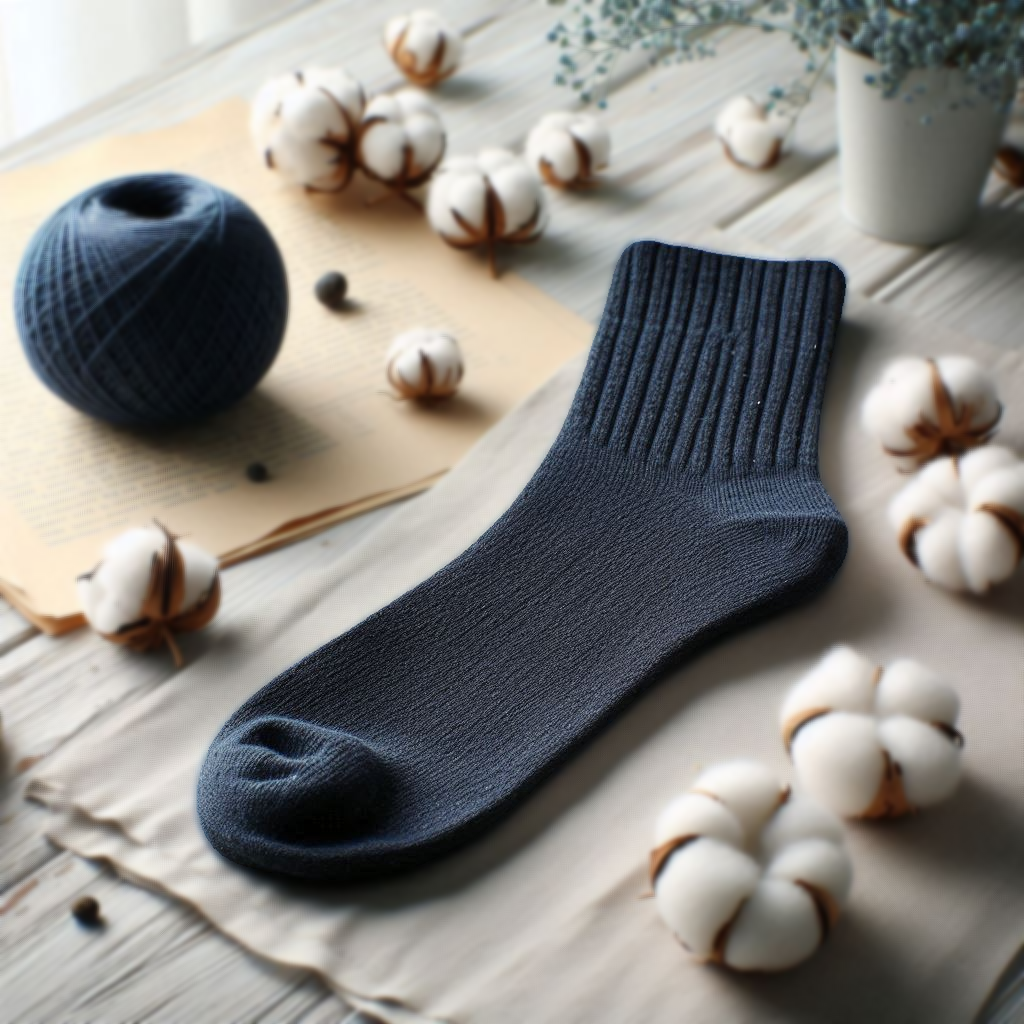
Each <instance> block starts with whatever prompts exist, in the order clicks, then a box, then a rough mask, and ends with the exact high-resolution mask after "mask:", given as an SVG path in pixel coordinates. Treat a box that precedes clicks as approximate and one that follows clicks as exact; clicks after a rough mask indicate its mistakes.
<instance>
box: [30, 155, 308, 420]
mask: <svg viewBox="0 0 1024 1024" xmlns="http://www.w3.org/2000/svg"><path fill="white" fill-rule="evenodd" d="M14 307H15V316H16V318H17V323H18V331H19V333H20V335H21V341H22V345H23V346H24V349H25V353H26V355H27V356H28V360H29V362H30V363H31V365H32V368H33V369H34V370H35V372H36V374H37V375H38V376H39V378H40V379H41V380H42V381H43V383H44V384H46V385H47V387H49V388H50V390H51V391H53V392H55V393H56V394H57V395H59V396H60V397H61V398H63V399H64V400H65V401H67V402H69V403H70V404H71V405H73V406H75V408H77V409H80V410H81V411H82V412H84V413H87V414H88V415H90V416H95V417H97V418H98V419H101V420H106V421H107V422H109V423H116V424H121V425H126V426H166V425H174V424H181V423H187V422H190V421H193V420H197V419H200V418H202V417H204V416H208V415H210V414H212V413H215V412H219V411H221V410H222V409H226V408H227V407H228V406H230V405H232V404H233V403H235V402H236V401H238V400H239V399H240V398H242V397H243V396H245V395H246V394H248V393H249V392H250V391H251V390H252V389H253V388H254V387H255V386H256V384H257V383H258V382H259V380H260V379H261V378H262V377H263V375H264V374H265V373H266V372H267V370H268V369H269V368H270V364H271V363H272V362H273V361H274V358H275V356H276V355H277V353H278V350H279V349H280V347H281V340H282V338H283V337H284V328H285V323H286V321H287V318H288V282H287V278H286V276H285V269H284V262H283V261H282V259H281V253H280V251H279V250H278V248H277V244H276V243H275V242H274V239H273V237H272V236H271V234H270V232H269V231H268V230H267V228H266V226H265V225H264V224H263V222H262V221H261V220H260V218H259V217H258V216H257V215H256V214H255V213H254V212H253V211H252V210H251V209H250V208H249V207H248V206H246V204H245V203H243V202H242V201H241V200H240V199H238V198H237V197H236V196H233V195H231V194H230V193H229V192H225V191H224V190H223V189H220V188H217V187H216V186H214V185H211V184H210V183H209V182H206V181H201V180H200V179H198V178H192V177H188V176H187V175H182V174H143V175H136V176H132V177H127V178H118V179H116V180H113V181H107V182H104V183H102V184H100V185H96V186H94V187H92V188H90V189H87V190H86V191H85V192H82V193H81V194H79V195H77V196H76V197H75V198H74V199H72V200H71V201H70V202H68V203H66V204H65V205H64V206H62V207H61V208H60V209H59V210H57V212H56V213H54V214H53V215H52V216H51V217H50V218H49V219H48V220H47V221H46V223H45V224H43V226H42V227H41V228H40V229H39V230H38V231H37V232H36V234H35V235H34V237H33V238H32V240H31V241H30V242H29V245H28V248H27V249H26V251H25V254H24V256H23V257H22V261H21V266H20V268H19V270H18V277H17V282H16V284H15V299H14Z"/></svg>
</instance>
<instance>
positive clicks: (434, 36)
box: [384, 10, 462, 88]
mask: <svg viewBox="0 0 1024 1024" xmlns="http://www.w3.org/2000/svg"><path fill="white" fill-rule="evenodd" d="M384 45H385V47H386V48H387V51H388V53H389V54H390V56H391V59H392V60H393V61H394V62H395V64H396V66H397V67H398V69H399V71H401V72H402V74H403V75H405V77H406V78H408V79H409V81H410V82H413V83H414V84H415V85H419V86H423V87H425V88H429V87H430V86H432V85H436V84H437V83H438V82H441V81H443V80H444V79H446V78H448V77H449V76H450V75H452V74H453V73H454V72H455V69H456V68H457V67H458V64H459V61H460V59H461V58H462V36H460V35H459V33H458V32H457V31H455V29H453V28H452V27H451V26H449V25H448V23H447V22H445V20H444V19H443V18H442V17H441V16H440V15H439V14H437V13H436V12H435V11H429V10H416V11H412V12H410V13H408V14H399V15H396V16H395V17H394V18H391V19H390V20H389V21H388V22H387V24H386V25H385V27H384Z"/></svg>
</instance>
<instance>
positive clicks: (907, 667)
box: [766, 659, 963, 856]
mask: <svg viewBox="0 0 1024 1024" xmlns="http://www.w3.org/2000/svg"><path fill="white" fill-rule="evenodd" d="M874 675H875V678H876V679H877V685H876V686H875V688H874V694H873V706H872V708H871V709H870V711H869V712H868V713H863V714H851V713H850V712H848V711H845V710H841V709H837V703H838V702H837V701H832V700H831V699H830V698H831V694H830V692H829V689H828V686H827V685H826V684H825V683H822V684H821V685H820V688H819V693H818V695H817V696H818V699H819V700H820V701H821V702H822V703H821V706H820V707H819V709H818V713H817V714H816V716H815V717H813V718H809V719H807V720H806V721H804V722H803V723H802V724H801V725H800V726H799V727H798V728H797V729H796V731H794V732H792V733H790V737H791V743H790V753H791V755H792V758H793V764H794V767H795V768H796V772H797V779H798V783H799V787H800V789H801V791H805V792H807V793H809V794H810V795H811V796H813V797H814V798H816V799H817V800H820V801H821V802H822V803H823V804H825V805H826V806H827V807H829V808H831V810H833V811H835V812H836V813H837V814H842V815H845V816H848V817H862V818H891V817H900V816H902V815H904V814H910V813H912V812H914V811H916V810H918V809H920V808H923V807H928V806H931V805H932V804H935V803H938V802H940V801H941V800H944V799H946V797H948V796H949V795H950V794H951V793H952V792H953V790H954V789H955V787H956V783H957V780H958V779H959V775H960V747H961V746H962V744H963V738H962V737H961V735H960V733H959V732H958V731H957V729H956V720H957V716H958V714H959V709H960V701H959V698H958V697H957V695H956V693H955V691H954V690H953V689H952V688H951V687H950V686H949V685H948V684H947V683H945V682H944V681H943V680H942V679H940V678H939V677H938V676H936V675H935V673H933V672H931V671H929V670H928V669H926V668H925V667H924V666H922V665H919V664H917V663H916V662H913V661H909V660H907V659H901V660H899V661H896V662H894V663H893V664H892V665H890V666H888V667H886V668H877V669H875V672H874ZM801 685H802V684H801V683H798V684H797V686H796V687H795V688H794V689H798V688H799V687H800V686H801ZM844 693H845V690H844V683H843V680H842V679H841V678H840V677H838V676H837V679H836V685H835V695H836V697H838V698H840V699H841V698H842V697H843V696H844ZM782 821H783V819H780V822H782ZM767 831H768V830H766V833H767ZM791 831H792V832H793V833H794V836H795V835H796V830H795V829H792V830H791ZM768 834H769V836H770V833H768ZM801 838H802V837H801ZM778 846H779V844H778V843H777V842H776V841H773V845H772V847H771V848H770V851H769V852H770V855H772V856H778Z"/></svg>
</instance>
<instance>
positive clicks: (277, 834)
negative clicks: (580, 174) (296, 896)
mask: <svg viewBox="0 0 1024 1024" xmlns="http://www.w3.org/2000/svg"><path fill="white" fill-rule="evenodd" d="M843 292H844V280H843V275H842V273H841V272H840V271H839V270H838V269H837V268H836V267H835V266H833V265H832V264H830V263H821V262H769V261H764V260H754V259H744V258H740V257H732V256H720V255H714V254H710V253H704V252H700V251H697V250H694V249H686V248H679V247H674V246H669V245H663V244H660V243H656V242H639V243H636V244H634V245H632V246H630V247H629V248H628V249H627V250H626V251H625V253H624V254H623V256H622V257H621V258H620V260H619V263H618V266H617V268H616V271H615V275H614V280H613V281H612V286H611V293H610V295H609V298H608V302H607V306H606V308H605V313H604V317H603V319H602V321H601V326H600V328H599V330H598V333H597V337H596V339H595V341H594V345H593V349H592V351H591V354H590V361H589V363H588V365H587V369H586V372H585V375H584V378H583V381H582V383H581V384H580V387H579V390H578V392H577V395H576V398H575V401H574V403H573V406H572V409H571V411H570V413H569V416H568V418H567V420H566V423H565V425H564V427H563V428H562V431H561V433H560V435H559V437H558V439H557V440H556V442H555V444H554V446H553V447H552V449H551V451H550V453H549V454H548V456H547V458H546V459H545V461H544V463H543V464H542V466H541V467H540V469H539V470H538V471H537V474H536V475H535V476H534V478H533V480H532V481H531V482H530V483H529V485H528V486H527V487H526V489H525V490H524V491H523V493H522V494H521V495H520V496H519V497H518V498H517V499H516V501H515V503H514V504H513V505H512V507H511V508H510V509H509V510H508V512H506V513H505V515H503V516H502V517H501V519H500V520H499V521H498V522H497V523H496V524H495V525H494V526H493V527H492V528H491V529H490V530H488V531H487V533H486V534H484V536H483V537H481V538H480V540H478V541H477V542H476V543H475V544H473V545H472V546H471V547H470V548H469V549H468V550H467V551H466V552H465V553H464V554H462V555H461V556H459V557H458V558H457V559H455V561H453V562H451V563H449V564H448V565H447V566H445V568H443V569H442V570H441V571H440V572H438V573H437V574H435V575H434V576H433V577H431V578H430V579H429V580H427V581H426V582H425V583H423V584H421V585H420V586H418V587H416V588H415V589H414V590H411V591H410V592H409V593H407V594H405V595H404V596H402V597H401V598H399V599H398V600H397V601H395V602H394V603H393V604H391V605H389V606H388V607H386V608H384V609H383V610H382V611H380V612H378V613H376V614H375V615H372V616H370V618H368V619H366V620H365V621H364V622H362V623H361V624H359V625H358V626H356V627H355V628H354V629H352V630H351V631H350V632H348V633H346V634H344V635H343V636H340V637H338V638H337V639H335V640H333V641H331V642H330V643H328V644H326V645H325V646H323V647H321V648H320V649H319V650H318V651H315V652H314V653H313V654H311V655H309V656H308V657H307V658H305V659H303V660H302V661H300V662H299V663H298V664H297V665H295V666H293V667H292V668H290V669H288V670H287V671H286V672H284V673H282V674H281V675H280V676H278V677H277V678H276V679H275V680H273V681H272V682H271V683H269V684H268V685H267V686H265V687H264V688H263V689H262V690H261V691H260V692H259V693H257V694H256V695H255V696H254V697H252V698H251V699H250V700H249V701H248V702H247V703H246V704H244V705H243V706H242V707H241V708H240V709H239V710H238V711H237V712H236V713H235V714H234V715H233V716H232V717H231V719H230V720H229V721H228V722H227V724H226V725H225V726H224V728H223V729H222V730H221V732H220V734H219V735H218V737H217V738H216V740H215V741H214V743H213V745H212V746H211V748H210V751H209V753H208V754H207V758H206V761H205V764H204V765H203V769H202V773H201V776H200V781H199V817H200V821H201V823H202V826H203V829H204V830H205V832H206V835H207V836H208V838H209V840H210V842H211V843H212V844H213V845H214V847H216V849H217V850H219V851H220V852H221V853H222V854H224V856H226V857H228V858H230V859H232V860H235V861H237V862H239V863H241V864H245V865H250V866H254V867H258V868H264V869H268V870H270V871H276V872H282V873H284V874H288V875H295V876H298V877H302V878H310V879H332V880H350V879H359V878H371V877H377V876H383V875H386V874H390V873H392V872H396V871H399V870H404V869H408V868H411V867H414V866H416V865H419V864H422V863H424V862H426V861H428V860H430V859H432V858H435V857H438V856H440V855H441V854H444V853H445V852H447V851H449V850H451V849H453V848H454V847H457V846H458V845H460V844H462V843H464V842H466V841H467V840H469V839H470V838H472V837H473V836H475V835H477V834H478V833H480V832H481V831H483V830H484V829H485V828H486V827H487V826H489V825H490V824H492V823H493V822H494V821H496V820H497V819H498V818H500V817H502V816H503V815H505V814H507V813H508V812H509V811H510V810H511V809H512V808H513V807H515V805H516V804H518V803H519V802H521V801H522V800H523V798H524V797H525V796H526V795H527V794H528V793H529V792H530V791H531V790H532V789H534V788H535V787H536V786H537V785H538V783H540V782H541V781H542V780H543V779H544V778H545V777H546V776H548V775H550V774H551V772H552V771H554V770H555V769H556V768H558V766H559V765H560V764H562V763H563V762H564V761H565V760H566V759H567V758H568V757H570V756H571V755H572V753H573V751H575V750H576V749H577V748H578V747H579V746H580V744H581V743H583V742H584V741H585V740H586V739H587V738H588V737H589V736H591V735H592V734H593V733H594V732H595V731H596V730H597V729H599V728H601V727H602V726H603V725H604V724H605V723H607V722H608V721H609V719H611V718H612V717H614V716H615V715H617V714H618V713H619V712H620V711H621V710H622V708H623V707H624V706H625V705H626V704H627V703H628V702H629V701H631V700H632V699H634V698H635V697H636V696H637V694H639V693H640V692H641V691H642V690H643V689H645V688H646V687H647V686H648V685H649V684H650V683H652V682H653V681H654V680H655V679H657V678H658V676H659V675H661V674H662V673H663V672H664V671H665V670H666V669H667V668H669V667H671V666H673V665H676V664H678V663H679V662H681V661H683V660H685V659H686V658H687V657H689V656H690V655H692V654H693V653H694V652H695V651H697V650H698V649H700V648H701V647H702V646H703V645H705V644H706V643H708V642H709V641H711V640H713V639H715V638H717V637H719V636H720V635H722V634H723V633H724V632H726V631H728V630H733V629H736V628H739V627H741V626H743V625H745V624H747V623H749V622H751V621H754V620H756V619H760V618H761V617H763V616H765V615H767V614H769V613H772V612H776V611H779V610H782V609H784V608H788V607H789V606H791V605H793V604H795V603H797V602H799V601H804V600H806V599H808V598H810V597H812V596H813V595H814V594H816V593H817V592H818V591H819V590H820V589H821V588H822V587H823V586H824V585H825V584H826V583H828V581H829V580H830V579H831V578H832V577H833V575H834V574H835V573H836V571H837V570H838V568H839V566H840V565H841V563H842V561H843V557H844V555H845V553H846V528H845V526H844V524H843V522H842V519H841V518H840V516H839V513H838V512H837V510H836V508H835V506H834V505H833V503H832V501H831V500H830V499H829V497H828V495H827V494H826V492H825V490H824V488H823V486H822V484H821V482H820V480H819V478H818V421H819V414H820V409H821V402H822V394H823V390H824V387H825V377H826V374H827V371H828V364H829V357H830V353H831V350H832V344H833V339H834V337H835V333H836V328H837V325H838V322H839V317H840V312H841V308H842V302H843Z"/></svg>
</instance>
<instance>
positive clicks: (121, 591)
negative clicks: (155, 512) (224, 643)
mask: <svg viewBox="0 0 1024 1024" xmlns="http://www.w3.org/2000/svg"><path fill="white" fill-rule="evenodd" d="M77 590H78V597H79V601H80V602H81V605H82V612H83V614H84V615H85V617H86V620H87V621H88V622H89V624H90V625H91V626H92V627H93V629H95V630H96V632H97V633H99V634H100V635H101V636H102V637H104V639H106V640H110V641H112V642H113V643H117V644H123V645H124V646H126V647H130V648H132V649H134V650H138V651H146V650H151V649H153V648H156V647H161V646H163V645H164V644H167V645H168V646H169V647H170V648H171V652H172V654H173V655H174V659H175V662H176V663H177V664H179V665H180V664H181V654H180V652H179V650H178V648H177V645H176V644H175V643H174V639H173V637H172V634H173V633H176V632H189V631H191V630H195V629H201V628H202V627H203V626H205V625H207V623H209V622H210V621H211V620H212V619H213V617H214V615H215V614H216V612H217V608H218V606H219V604H220V577H219V575H218V564H217V559H216V558H215V557H214V556H213V555H211V554H209V553H208V552H206V551H204V550H202V548H200V547H198V546H197V545H195V544H192V543H190V542H188V541H186V542H182V543H180V544H179V543H178V541H177V538H176V537H174V536H173V535H172V534H170V533H169V532H168V531H167V530H165V529H164V528H163V527H161V526H156V527H147V528H140V529H134V530H129V531H127V532H126V533H123V534H121V535H120V536H119V537H116V538H114V540H112V541H111V542H110V543H109V544H108V545H107V546H106V548H105V549H104V551H103V559H102V561H100V562H99V564H98V565H97V566H96V568H95V569H93V570H92V571H91V572H88V573H85V574H84V575H82V576H80V577H79V578H78V581H77Z"/></svg>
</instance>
